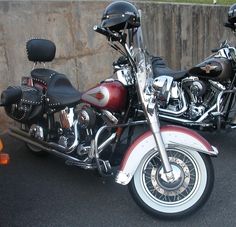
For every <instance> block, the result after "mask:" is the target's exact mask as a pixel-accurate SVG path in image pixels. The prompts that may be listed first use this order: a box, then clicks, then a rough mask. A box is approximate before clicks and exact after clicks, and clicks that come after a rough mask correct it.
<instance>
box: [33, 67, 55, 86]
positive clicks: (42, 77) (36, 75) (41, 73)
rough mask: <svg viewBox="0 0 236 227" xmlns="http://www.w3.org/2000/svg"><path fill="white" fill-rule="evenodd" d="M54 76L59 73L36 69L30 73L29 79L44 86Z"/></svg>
mask: <svg viewBox="0 0 236 227" xmlns="http://www.w3.org/2000/svg"><path fill="white" fill-rule="evenodd" d="M56 74H59V73H58V72H56V71H54V70H51V69H45V68H37V69H33V70H32V71H31V77H32V78H33V80H34V81H38V82H41V83H43V84H45V85H48V84H49V82H50V80H51V78H52V76H53V75H56Z"/></svg>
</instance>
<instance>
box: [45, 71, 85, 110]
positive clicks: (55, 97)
mask: <svg viewBox="0 0 236 227" xmlns="http://www.w3.org/2000/svg"><path fill="white" fill-rule="evenodd" d="M80 100H81V92H79V91H78V90H77V89H75V88H74V87H73V85H72V84H71V82H70V81H69V80H68V78H67V77H66V76H65V75H63V74H55V75H54V76H53V77H52V78H51V80H50V83H49V85H48V89H47V93H46V101H47V102H48V106H49V107H50V108H58V107H66V106H67V107H70V106H72V105H75V104H78V103H79V102H80Z"/></svg>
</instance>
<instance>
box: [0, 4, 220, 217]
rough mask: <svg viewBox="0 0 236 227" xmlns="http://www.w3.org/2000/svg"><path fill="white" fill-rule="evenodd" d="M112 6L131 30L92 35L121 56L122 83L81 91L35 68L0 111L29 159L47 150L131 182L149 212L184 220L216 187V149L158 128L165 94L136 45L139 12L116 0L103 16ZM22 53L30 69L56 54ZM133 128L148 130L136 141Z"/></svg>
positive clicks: (42, 48)
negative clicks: (13, 124)
mask: <svg viewBox="0 0 236 227" xmlns="http://www.w3.org/2000/svg"><path fill="white" fill-rule="evenodd" d="M120 5H122V7H120ZM117 6H119V8H121V9H123V10H124V12H122V13H121V14H120V16H121V15H122V16H121V17H122V20H123V19H124V18H129V19H131V21H132V24H133V21H134V20H136V22H137V23H136V25H135V26H133V27H131V28H129V29H128V28H127V26H131V25H130V24H129V21H130V20H127V21H126V22H123V24H125V26H124V27H125V28H124V29H121V28H120V27H119V29H117V30H115V29H114V27H113V29H110V27H106V26H105V25H104V26H103V25H102V24H101V25H98V26H94V30H95V31H96V32H98V33H100V34H102V35H104V36H105V37H106V38H107V39H108V41H109V44H110V45H111V46H112V47H113V48H115V49H116V50H117V51H119V52H120V53H122V55H123V61H122V59H119V61H118V63H117V62H116V64H115V65H116V66H114V67H116V72H115V74H116V76H117V78H120V80H122V81H123V83H122V82H120V81H119V80H115V79H107V80H104V81H102V82H101V83H99V84H98V85H96V86H94V87H93V88H91V89H88V90H87V91H85V92H80V91H78V90H76V89H75V88H74V87H73V85H72V84H71V83H70V81H69V80H68V78H67V77H66V76H65V75H63V74H60V73H59V72H56V71H54V70H51V69H46V68H34V69H33V70H32V71H31V76H30V77H24V78H22V84H21V86H10V87H8V88H7V89H6V90H4V91H3V92H2V95H1V106H3V107H4V108H5V112H6V113H7V115H8V116H9V117H10V118H12V119H14V120H16V121H17V122H19V123H20V125H21V126H20V127H19V128H17V127H11V128H10V129H9V134H10V135H11V136H14V137H15V138H18V139H20V140H21V141H24V142H25V143H26V145H27V147H28V148H29V149H30V150H31V151H32V152H34V153H35V154H38V155H43V154H44V153H45V152H48V153H51V154H54V155H56V156H59V157H61V158H63V159H64V160H65V163H66V164H67V165H74V166H78V167H81V168H83V169H88V170H97V171H98V172H99V174H100V175H101V176H115V181H116V183H118V184H121V185H129V190H130V193H131V195H132V196H133V198H134V200H135V201H136V203H137V204H138V205H139V206H140V207H141V208H143V209H144V210H145V211H146V212H148V213H149V214H151V215H154V216H157V217H161V218H170V217H174V218H178V217H183V216H184V215H187V214H191V213H193V212H194V211H196V210H197V209H198V208H200V207H201V206H202V205H203V204H204V203H205V202H206V201H207V199H208V198H209V196H210V193H211V191H212V188H213V183H214V170H213V165H212V162H211V157H215V156H217V154H218V150H217V149H216V148H215V147H213V146H212V145H210V144H209V143H208V142H207V141H206V140H205V139H204V138H203V137H201V136H200V135H199V134H197V133H196V132H194V131H192V130H190V129H187V128H184V127H180V126H171V125H168V126H164V127H160V122H159V117H158V111H159V108H158V105H157V103H159V102H160V101H161V102H163V100H161V97H162V96H163V94H165V93H166V92H168V89H167V88H166V86H164V85H162V84H160V83H159V81H155V80H152V77H153V76H152V68H151V65H150V63H149V62H148V60H147V56H146V54H145V51H144V50H143V48H142V46H143V40H142V29H141V26H140V23H139V20H140V16H139V13H140V12H138V11H137V9H136V8H135V6H133V5H132V4H131V3H128V2H124V1H121V2H119V1H118V2H113V3H111V4H109V5H108V7H107V8H106V10H105V11H104V14H106V13H107V14H108V12H109V9H111V8H112V7H117ZM127 8H128V9H127ZM133 12H135V13H133ZM109 16H110V17H111V18H112V16H111V15H109ZM109 16H108V15H107V16H106V17H105V18H106V19H109ZM116 16H117V14H116ZM106 19H104V20H106ZM26 48H27V53H28V59H29V60H30V61H32V62H34V63H35V65H36V64H37V63H39V62H49V61H52V60H53V59H54V56H55V51H56V46H55V44H54V43H53V42H52V41H49V40H44V39H31V40H29V41H28V42H27V45H26ZM117 65H118V66H117ZM121 65H122V67H121ZM140 110H142V111H140ZM144 116H145V117H144ZM139 126H141V128H145V127H146V128H147V130H146V131H145V132H141V134H140V135H139V136H138V137H137V138H135V139H134V138H133V137H134V136H133V135H134V131H135V129H137V128H138V127H139ZM139 128H140V127H139Z"/></svg>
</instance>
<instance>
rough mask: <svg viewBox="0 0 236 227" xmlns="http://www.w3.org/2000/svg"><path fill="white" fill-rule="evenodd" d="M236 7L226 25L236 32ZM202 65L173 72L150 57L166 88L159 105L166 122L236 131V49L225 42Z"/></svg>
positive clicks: (155, 78) (231, 8)
mask: <svg viewBox="0 0 236 227" xmlns="http://www.w3.org/2000/svg"><path fill="white" fill-rule="evenodd" d="M235 23H236V4H234V5H232V6H231V7H230V9H229V12H228V22H227V23H225V26H226V27H228V28H230V29H231V30H232V31H233V32H235V29H236V24H235ZM212 51H213V54H212V55H211V56H209V57H207V58H206V59H205V60H204V61H203V62H201V63H200V64H198V65H196V66H194V67H192V68H191V69H189V70H185V71H174V70H172V69H170V68H169V67H168V66H167V65H166V63H165V61H164V60H163V59H162V58H160V57H150V61H151V62H152V68H153V76H154V81H156V83H159V84H160V85H161V86H164V87H165V88H166V92H165V93H164V94H163V96H162V99H161V100H162V101H163V102H160V103H159V112H160V114H159V117H160V119H162V120H164V121H169V122H173V123H176V124H181V125H184V126H187V127H190V128H196V129H200V130H220V129H227V128H236V106H235V102H236V96H235V94H236V48H235V47H234V46H232V45H230V44H229V43H227V41H224V42H223V43H222V44H221V45H220V47H219V48H217V49H214V50H212Z"/></svg>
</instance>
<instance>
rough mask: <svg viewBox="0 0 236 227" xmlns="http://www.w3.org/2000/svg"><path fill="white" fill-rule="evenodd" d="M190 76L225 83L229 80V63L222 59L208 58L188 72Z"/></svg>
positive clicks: (230, 71) (230, 74) (230, 69)
mask: <svg viewBox="0 0 236 227" xmlns="http://www.w3.org/2000/svg"><path fill="white" fill-rule="evenodd" d="M189 74H190V75H191V76H196V77H199V78H205V79H210V80H215V81H227V80H229V79H230V78H231V76H232V75H233V74H232V65H231V62H230V61H229V60H228V59H226V58H223V57H214V56H212V57H210V58H207V59H206V60H204V61H203V62H202V63H200V64H198V65H196V66H194V67H193V68H191V69H190V70H189Z"/></svg>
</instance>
